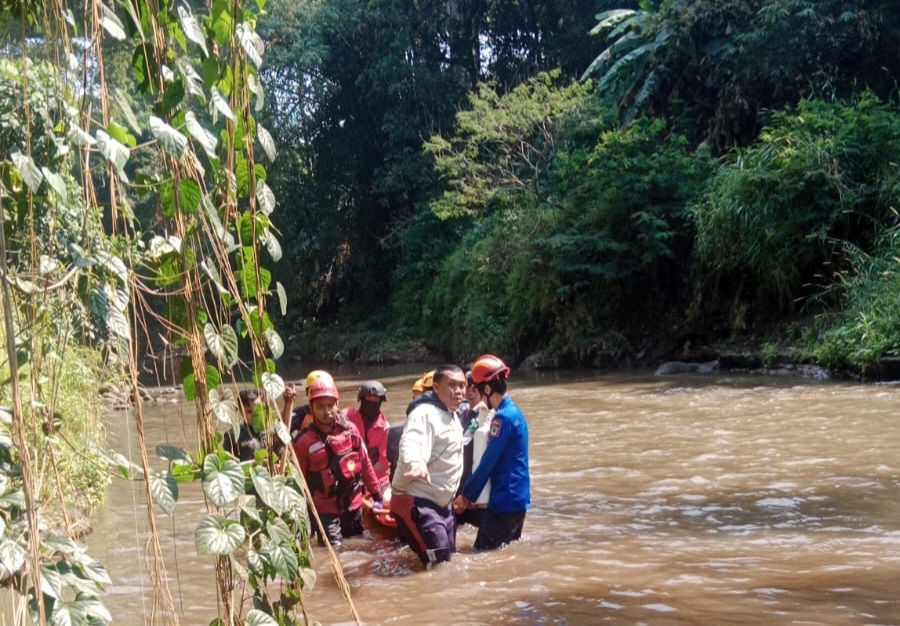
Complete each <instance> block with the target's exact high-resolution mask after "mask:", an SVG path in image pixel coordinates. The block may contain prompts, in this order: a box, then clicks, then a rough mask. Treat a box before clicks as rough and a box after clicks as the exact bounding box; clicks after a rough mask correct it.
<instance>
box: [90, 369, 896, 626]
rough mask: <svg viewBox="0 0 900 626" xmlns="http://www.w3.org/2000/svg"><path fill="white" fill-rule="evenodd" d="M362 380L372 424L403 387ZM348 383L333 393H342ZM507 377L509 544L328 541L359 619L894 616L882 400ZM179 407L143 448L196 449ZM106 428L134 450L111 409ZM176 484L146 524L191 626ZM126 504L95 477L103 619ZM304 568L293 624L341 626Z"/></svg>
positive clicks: (138, 531)
mask: <svg viewBox="0 0 900 626" xmlns="http://www.w3.org/2000/svg"><path fill="white" fill-rule="evenodd" d="M371 374H372V373H370V375H371ZM374 375H380V376H381V377H382V378H381V380H382V381H383V382H385V384H386V386H387V387H388V392H389V400H390V401H389V402H388V404H387V405H385V409H386V414H387V415H388V418H389V420H390V421H392V422H395V421H398V420H400V419H402V416H403V410H404V408H405V403H406V401H407V399H408V398H409V391H408V390H409V388H410V386H411V383H412V380H413V379H414V378H415V376H414V375H411V374H410V375H404V374H403V373H402V372H401V371H396V370H394V371H381V372H375V373H374ZM359 380H360V379H359V377H355V378H354V377H350V376H345V377H343V379H342V380H340V381H339V382H340V386H341V389H342V393H344V394H345V399H350V400H352V398H354V397H355V393H353V392H352V389H353V387H354V385H355V384H358V382H359ZM514 382H515V384H513V385H512V387H511V394H512V396H513V397H514V398H515V400H516V401H517V402H518V403H519V405H520V406H521V408H522V409H523V411H524V413H525V415H526V417H527V418H528V422H529V428H530V434H531V474H532V500H533V506H532V508H531V509H530V511H529V512H528V516H527V518H526V524H525V536H524V538H523V540H522V541H519V542H517V543H515V544H513V545H511V546H509V547H507V548H505V549H503V550H500V551H497V552H491V553H473V552H472V549H471V546H472V543H473V541H474V538H475V531H474V529H472V528H469V527H465V528H463V529H461V530H460V533H459V537H458V541H457V543H458V547H459V550H460V551H459V553H458V554H457V555H456V556H455V557H454V559H453V561H452V562H451V563H449V564H446V565H444V566H441V567H439V568H437V569H434V570H430V571H422V568H421V566H420V565H419V564H418V560H417V559H416V558H415V557H414V556H413V554H412V552H410V551H409V550H408V549H407V548H405V547H402V546H401V545H400V544H399V543H397V542H394V541H390V540H385V539H370V538H366V539H363V538H359V539H352V540H349V541H345V544H344V547H343V548H342V549H341V551H340V553H339V554H340V560H341V562H342V564H343V567H344V570H345V573H346V575H347V577H348V579H349V581H350V584H351V586H352V589H353V598H354V601H355V603H356V606H357V609H358V610H359V613H360V614H361V616H362V617H363V619H364V621H365V622H366V623H368V624H465V625H470V626H474V625H479V624H523V625H538V624H569V625H571V624H599V623H614V624H828V625H839V624H900V583H898V580H900V419H898V416H900V412H898V407H900V388H895V387H890V386H862V385H854V384H844V383H826V384H823V383H807V382H801V381H798V380H795V379H787V380H785V379H779V380H776V379H764V378H758V377H738V376H731V377H726V376H719V377H672V378H668V377H667V378H654V377H650V376H626V375H612V376H598V375H594V374H592V373H576V372H568V373H564V372H555V373H552V374H544V375H526V374H524V373H523V374H520V373H518V372H517V373H516V376H515V378H514ZM344 404H345V405H346V400H345V402H344ZM191 411H192V406H191V405H187V404H184V403H173V404H163V405H160V406H158V407H152V408H150V409H148V412H147V415H146V418H145V419H146V422H147V423H146V425H145V430H146V434H147V439H148V443H149V444H150V445H151V449H152V447H153V446H154V445H155V444H156V443H162V442H169V443H173V444H176V445H184V446H186V447H188V448H189V449H193V448H195V447H196V437H195V434H194V432H195V431H194V428H193V419H194V418H193V415H192V413H191ZM110 433H111V435H112V438H113V443H114V445H115V446H116V447H117V449H119V450H121V451H123V452H124V453H126V454H129V453H131V454H134V453H135V438H134V435H133V426H131V425H129V424H128V420H127V418H126V416H125V414H124V413H117V414H115V415H114V416H113V417H112V418H111V423H110ZM129 450H130V451H131V452H129ZM134 458H137V456H135V457H134ZM182 487H183V488H182V494H181V499H180V501H179V503H178V505H177V507H176V512H175V515H174V516H173V517H172V518H170V517H166V516H163V515H161V514H160V516H159V519H160V522H161V534H162V543H163V549H164V552H165V554H166V561H167V566H168V569H169V583H170V587H171V590H172V593H173V595H174V596H175V599H176V604H177V605H178V608H179V611H180V613H181V623H183V624H188V625H195V624H196V625H205V624H208V623H209V621H210V620H211V619H212V618H213V617H214V616H215V614H216V601H215V592H214V586H213V582H212V580H213V574H212V564H211V562H210V560H209V559H208V558H205V557H198V556H197V555H196V553H195V551H194V547H193V529H194V526H195V525H196V523H197V521H198V520H199V519H200V518H201V517H202V515H203V514H204V508H203V501H202V497H201V493H200V491H199V487H197V486H194V485H188V486H186V487H185V486H182ZM135 502H137V503H138V507H135ZM140 502H141V500H140V493H139V492H137V491H136V490H135V489H134V486H133V485H132V484H130V483H127V482H125V481H121V480H117V481H116V482H114V484H113V485H112V487H111V489H110V493H109V497H108V500H107V502H106V504H105V505H104V507H103V508H102V510H101V511H100V512H99V513H98V515H97V516H96V519H95V524H94V533H93V535H92V537H91V539H90V549H91V553H92V554H93V555H94V556H95V557H96V558H98V559H100V560H101V561H102V562H104V564H105V565H106V566H107V567H108V569H109V571H110V574H111V576H112V578H113V581H114V586H113V587H112V589H111V592H110V593H109V594H108V595H107V597H106V602H107V606H108V607H109V608H110V609H111V611H112V614H113V616H114V617H115V618H116V623H118V624H129V625H130V624H142V623H144V615H145V613H146V612H148V611H149V598H150V596H151V588H150V584H149V582H148V581H149V578H148V576H147V574H146V570H145V567H144V565H143V564H142V557H141V555H142V553H143V544H144V541H145V539H146V537H145V534H144V531H143V528H144V527H145V521H144V517H143V513H142V512H141V511H140ZM315 558H316V562H315V567H316V569H317V571H318V574H319V581H318V584H317V586H316V588H315V590H314V591H313V592H312V593H310V594H309V595H308V598H307V607H308V609H309V612H310V614H311V615H312V616H313V617H314V619H316V620H319V621H320V622H322V624H326V625H327V624H342V623H348V622H349V621H350V615H349V612H348V611H347V609H346V607H345V605H344V604H343V602H342V600H341V597H340V595H339V593H338V591H337V587H336V584H335V583H334V581H333V578H332V577H331V573H330V568H329V564H328V560H327V557H326V555H325V554H324V552H322V551H321V550H318V551H317V552H316V554H315Z"/></svg>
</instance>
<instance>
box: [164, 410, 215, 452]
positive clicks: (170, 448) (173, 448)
mask: <svg viewBox="0 0 900 626" xmlns="http://www.w3.org/2000/svg"><path fill="white" fill-rule="evenodd" d="M210 395H212V394H210ZM156 456H158V457H159V458H161V459H165V460H167V461H183V462H185V463H190V462H191V455H190V454H188V452H187V450H185V449H184V448H179V447H178V446H172V445H169V444H167V443H161V444H159V445H157V446H156Z"/></svg>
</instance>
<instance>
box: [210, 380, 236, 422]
mask: <svg viewBox="0 0 900 626" xmlns="http://www.w3.org/2000/svg"><path fill="white" fill-rule="evenodd" d="M209 404H210V408H211V409H212V412H213V415H215V416H216V419H217V420H219V421H220V422H223V423H225V424H230V425H232V426H233V425H234V423H235V422H240V419H241V415H240V413H239V412H238V406H237V402H235V400H234V393H232V391H231V389H228V388H227V387H226V388H224V389H222V390H219V389H213V390H212V391H210V392H209ZM239 425H240V424H239Z"/></svg>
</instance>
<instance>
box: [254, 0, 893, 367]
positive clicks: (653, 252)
mask: <svg viewBox="0 0 900 626" xmlns="http://www.w3.org/2000/svg"><path fill="white" fill-rule="evenodd" d="M613 9H629V10H630V11H619V12H612V13H608V12H609V11H611V10H613ZM268 13H269V17H268V19H266V20H264V22H263V23H262V24H261V32H262V33H263V36H264V38H265V39H266V41H267V42H268V45H269V46H270V49H269V53H268V55H267V61H266V65H265V66H264V68H263V72H262V75H263V78H264V81H265V82H266V83H267V84H268V85H269V88H270V93H271V96H270V99H269V101H268V103H267V106H266V115H267V117H268V126H269V127H270V128H272V129H274V130H273V133H274V134H275V136H276V138H277V142H278V144H279V145H280V146H281V153H280V157H279V161H278V163H277V165H276V167H274V168H273V171H272V172H271V181H272V184H273V187H274V188H275V190H276V193H277V196H278V198H279V199H280V203H281V205H282V207H283V208H284V211H283V212H282V216H283V217H282V220H283V222H282V224H281V228H282V231H283V233H284V242H285V246H284V247H285V255H286V258H287V261H286V262H283V263H281V264H280V268H278V269H277V270H276V274H277V275H279V279H280V280H281V281H282V282H283V283H284V284H285V285H286V286H287V287H288V293H289V295H290V297H291V299H292V303H293V309H292V310H293V311H294V312H295V314H296V318H295V320H294V322H295V325H294V326H293V327H294V328H300V329H302V330H300V331H298V333H297V335H296V336H295V340H296V341H295V343H296V345H298V346H299V347H300V349H301V350H304V351H305V352H306V353H307V354H311V355H314V356H321V357H326V358H327V357H329V356H338V357H340V356H344V357H357V358H371V357H372V356H373V355H378V354H384V353H386V352H389V351H390V348H391V347H392V346H399V345H403V344H404V342H411V343H413V344H415V343H418V342H424V344H425V345H426V346H427V347H428V348H430V349H433V350H437V351H440V352H444V353H447V354H448V355H450V356H452V357H456V358H466V357H471V356H472V355H473V354H474V353H476V352H479V351H481V350H484V349H491V350H495V351H497V352H499V353H503V354H506V355H509V356H511V357H513V358H517V359H521V358H524V357H526V356H529V355H532V356H533V357H534V361H535V362H536V363H546V364H589V363H596V362H600V361H608V360H610V359H612V360H613V361H623V360H630V359H632V360H633V359H637V360H640V357H642V356H643V355H651V354H652V355H660V354H665V353H666V352H667V351H668V352H670V351H673V350H677V349H679V348H682V347H683V346H684V345H685V343H686V342H688V341H691V340H693V341H694V342H695V344H697V343H703V342H709V341H714V340H716V339H721V338H727V337H735V336H741V335H742V334H748V333H749V334H753V333H759V332H763V333H770V335H768V336H769V337H770V338H771V336H772V335H771V333H772V327H773V326H772V324H773V323H774V324H776V328H777V331H776V332H775V335H774V337H775V339H774V340H775V341H778V342H781V341H786V342H789V343H791V344H792V345H793V346H796V347H797V348H798V349H799V350H800V351H801V352H803V354H804V355H805V356H808V357H814V358H816V359H818V360H820V361H822V362H825V363H826V364H829V365H833V366H847V365H851V366H856V367H865V366H866V365H868V364H871V363H874V362H875V361H876V360H877V359H878V358H879V357H881V356H884V355H886V354H892V353H894V352H896V351H897V350H898V348H900V343H898V338H900V310H898V303H897V298H896V293H897V287H898V286H900V282H898V274H897V269H898V267H897V262H898V261H897V257H898V256H900V254H898V250H897V242H896V236H897V232H898V231H897V222H898V220H897V212H896V207H897V198H898V192H900V186H898V169H897V158H898V154H900V153H898V146H900V117H898V112H897V106H896V104H897V102H896V88H897V83H896V79H897V75H898V69H900V56H898V55H900V15H898V13H897V11H896V10H895V7H894V6H893V3H891V2H888V1H877V0H872V1H855V2H847V1H838V0H824V1H820V0H817V1H803V0H753V1H749V2H746V1H727V2H721V1H715V2H713V1H706V0H698V1H693V2H684V1H674V0H665V1H662V2H641V3H640V4H637V3H630V4H629V3H623V2H621V1H609V2H607V1H601V2H597V1H587V0H568V1H564V2H557V1H554V2H539V1H522V2H502V1H500V2H491V1H488V0H456V1H450V2H446V1H442V2H428V1H425V2H359V1H329V0H324V1H321V2H303V3H296V2H292V1H288V0H277V1H275V2H273V3H272V4H271V5H270V9H269V12H268ZM598 15H599V17H600V18H601V22H600V23H599V24H598V19H597V16H598ZM595 27H597V28H595ZM592 29H594V32H593V33H591V31H592ZM586 70H587V71H586ZM583 74H584V76H583V79H584V80H582V81H580V80H579V79H581V78H582V75H583ZM797 320H800V322H798V323H793V324H789V325H787V326H784V325H782V324H783V323H785V322H796V321H797ZM692 338H693V339H692Z"/></svg>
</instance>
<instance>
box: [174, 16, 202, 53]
mask: <svg viewBox="0 0 900 626" xmlns="http://www.w3.org/2000/svg"><path fill="white" fill-rule="evenodd" d="M178 19H179V21H180V22H181V29H182V30H183V31H184V36H185V37H187V38H188V39H190V40H191V41H193V42H194V43H195V44H197V45H198V46H200V49H201V50H203V56H209V50H207V48H206V37H204V36H203V31H202V30H200V23H199V22H197V18H196V17H194V15H193V14H192V13H191V11H190V9H189V8H188V7H187V6H180V7H178Z"/></svg>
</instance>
